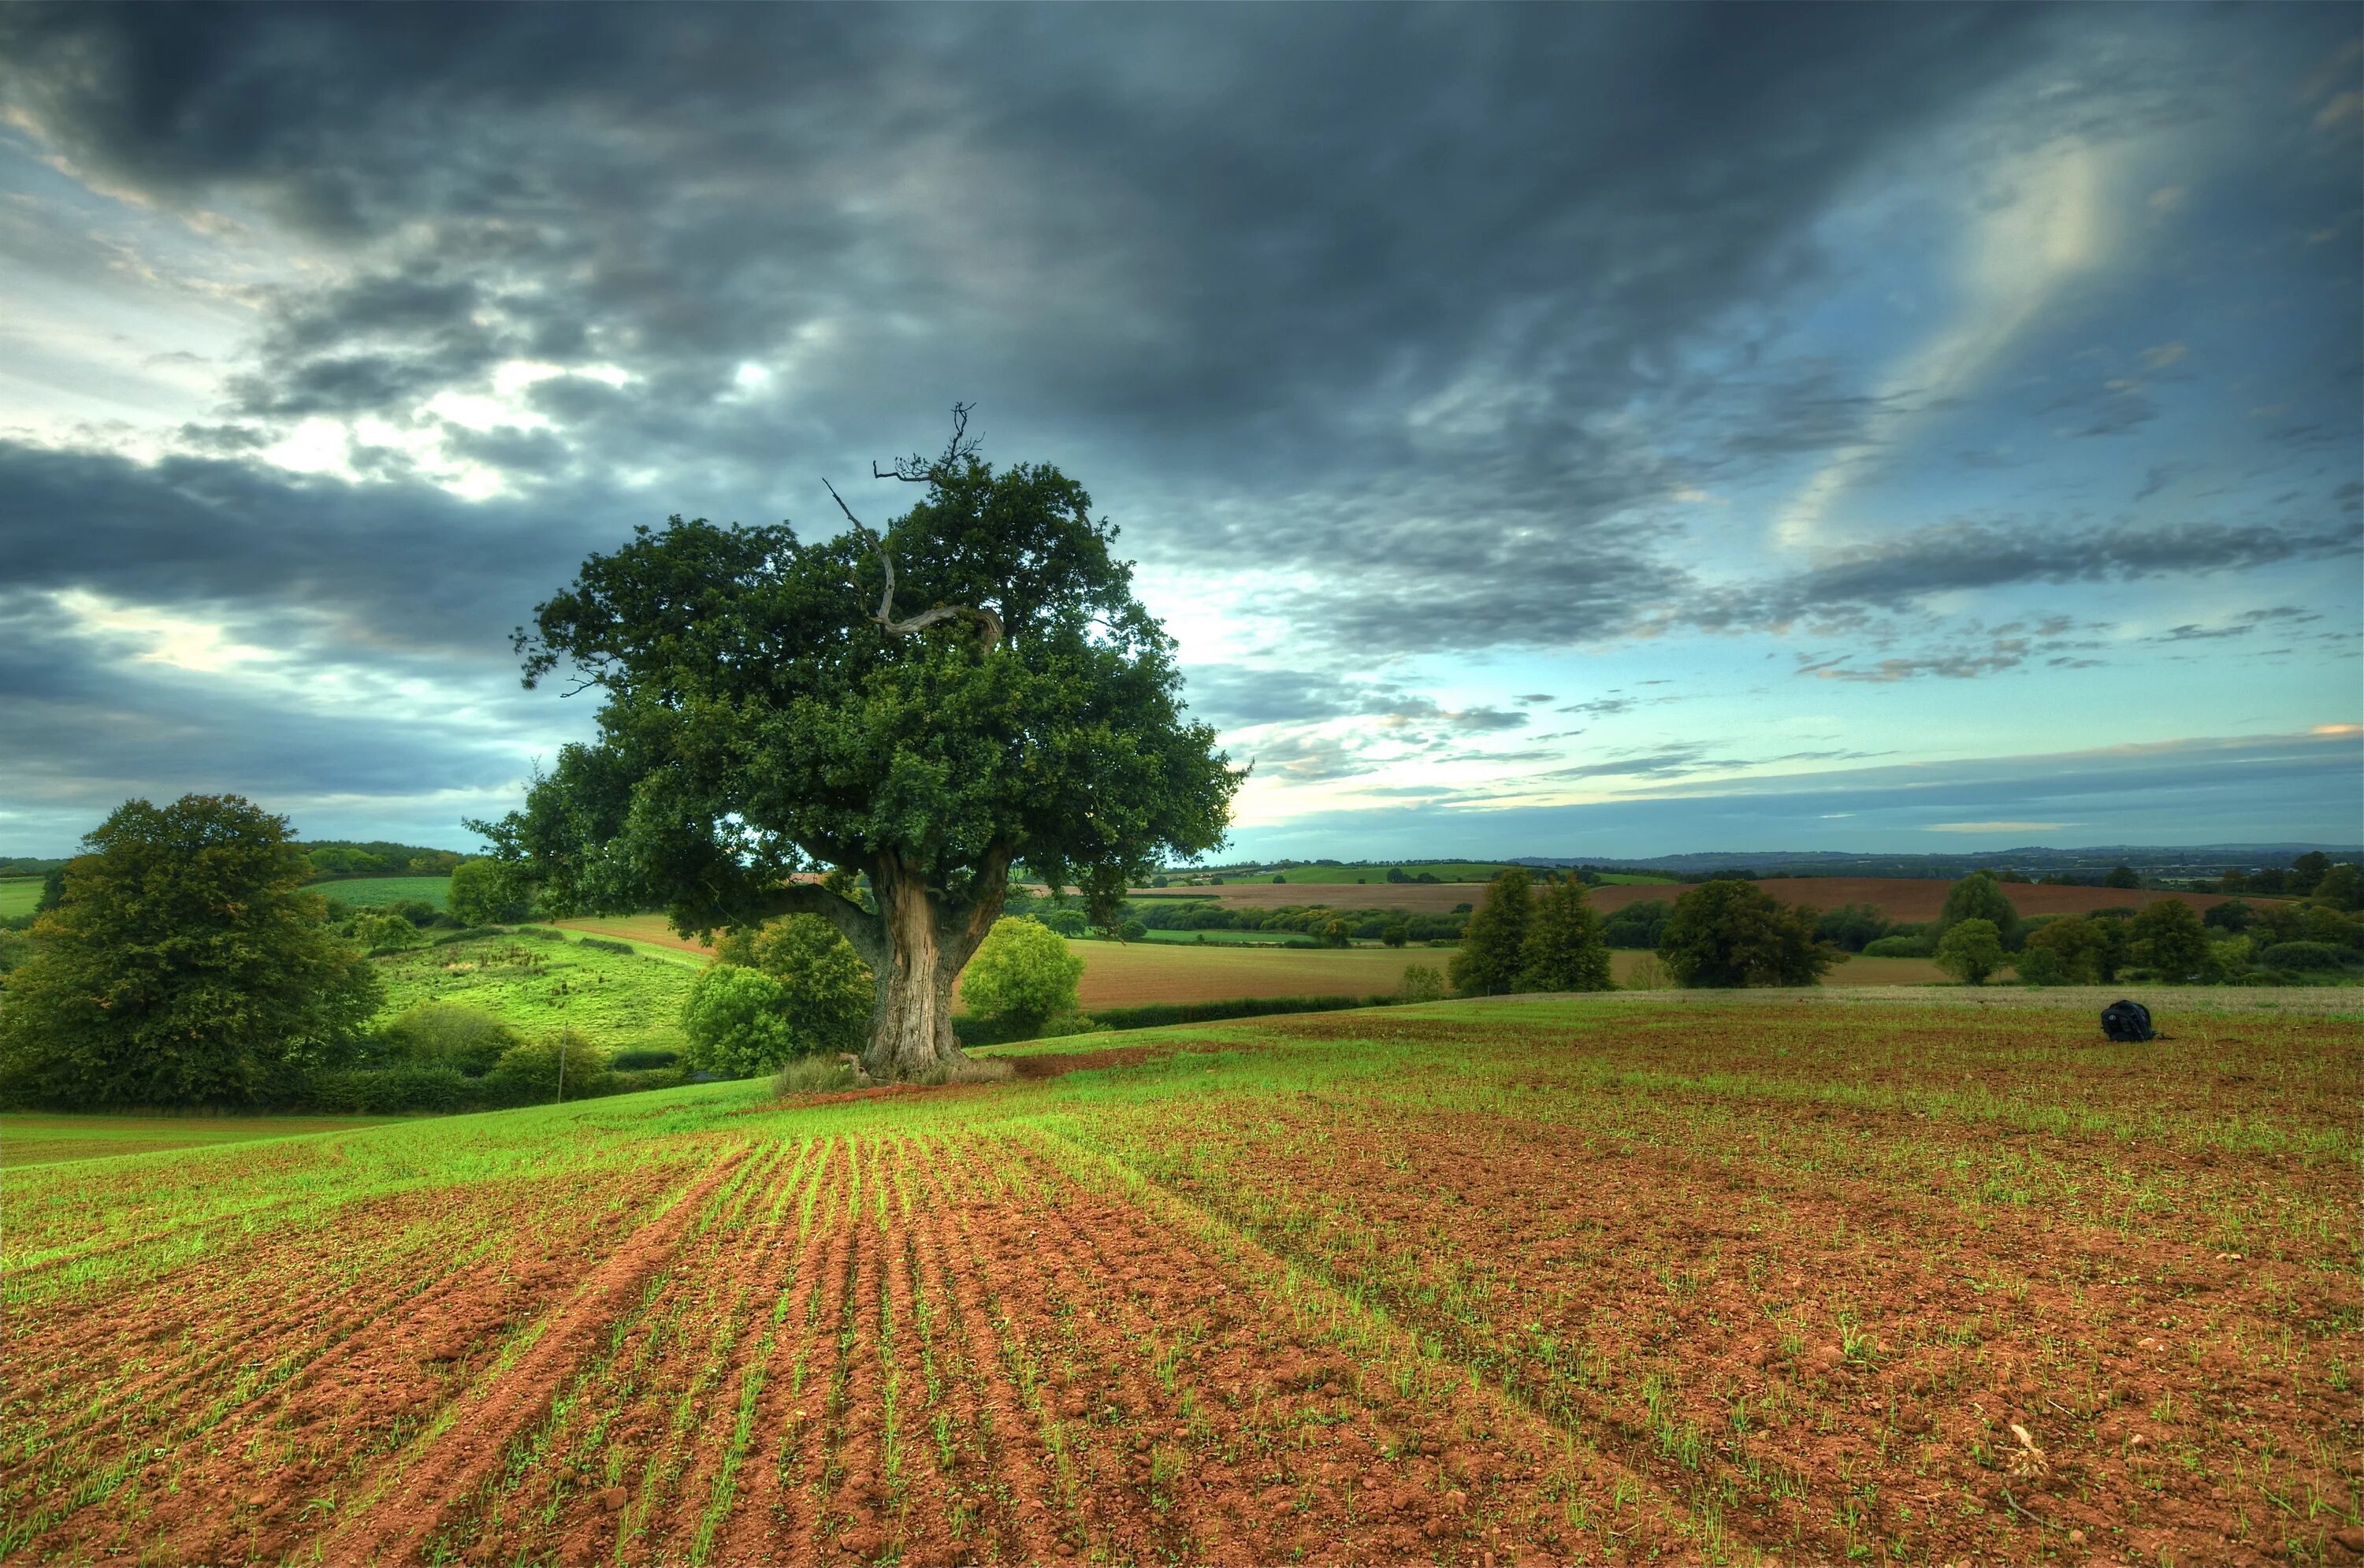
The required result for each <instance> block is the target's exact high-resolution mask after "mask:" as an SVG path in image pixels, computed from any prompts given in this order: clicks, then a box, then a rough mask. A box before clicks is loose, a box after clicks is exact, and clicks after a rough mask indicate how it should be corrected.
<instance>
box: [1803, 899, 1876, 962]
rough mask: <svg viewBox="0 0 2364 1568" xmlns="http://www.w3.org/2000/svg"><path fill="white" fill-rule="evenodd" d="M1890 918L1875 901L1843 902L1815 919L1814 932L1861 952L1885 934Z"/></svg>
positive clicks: (1837, 945) (1837, 943) (1837, 944)
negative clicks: (1863, 902)
mask: <svg viewBox="0 0 2364 1568" xmlns="http://www.w3.org/2000/svg"><path fill="white" fill-rule="evenodd" d="M1889 927H1890V920H1889V918H1888V917H1887V916H1885V915H1883V914H1881V913H1880V912H1879V906H1878V905H1875V904H1842V905H1840V906H1838V907H1837V908H1835V909H1834V910H1832V911H1831V912H1830V913H1829V914H1827V915H1824V916H1823V917H1822V918H1820V919H1819V920H1816V921H1815V922H1814V935H1815V936H1816V937H1817V938H1818V939H1819V940H1823V941H1826V942H1828V943H1830V944H1831V945H1832V946H1833V947H1835V948H1838V949H1839V950H1841V951H1845V952H1861V951H1863V950H1864V949H1866V948H1868V947H1869V946H1870V945H1871V944H1872V943H1874V942H1876V941H1878V940H1879V939H1880V938H1882V937H1884V936H1886V935H1888V931H1889Z"/></svg>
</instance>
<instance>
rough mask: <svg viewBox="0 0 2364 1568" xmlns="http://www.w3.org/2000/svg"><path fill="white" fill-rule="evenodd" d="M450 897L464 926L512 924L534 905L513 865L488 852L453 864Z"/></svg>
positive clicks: (523, 916) (453, 912)
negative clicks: (514, 873)
mask: <svg viewBox="0 0 2364 1568" xmlns="http://www.w3.org/2000/svg"><path fill="white" fill-rule="evenodd" d="M449 900H450V903H451V906H452V915H453V916H455V917H457V918H458V919H459V922H460V923H461V924H462V925H463V926H513V925H515V924H517V923H518V922H519V920H522V919H524V918H525V917H526V916H527V915H528V914H529V913H530V910H531V906H532V901H531V899H530V897H529V896H528V895H527V890H526V889H525V888H524V887H523V886H522V885H520V884H519V882H518V879H517V878H516V877H515V876H514V875H512V874H511V873H510V868H509V867H507V866H506V865H504V864H502V863H501V862H499V861H496V860H494V859H492V858H490V857H489V856H479V857H478V858H477V859H475V860H473V861H462V862H460V863H459V864H458V865H456V866H453V867H452V891H451V893H450V895H449Z"/></svg>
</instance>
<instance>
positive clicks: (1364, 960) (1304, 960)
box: [559, 915, 1945, 1012]
mask: <svg viewBox="0 0 2364 1568" xmlns="http://www.w3.org/2000/svg"><path fill="white" fill-rule="evenodd" d="M559 924H560V925H561V926H562V927H563V928H564V929H569V930H576V931H585V932H591V933H594V934H597V935H600V936H606V937H611V938H623V939H627V940H633V941H639V942H645V943H648V944H649V945H651V946H652V947H658V948H664V949H669V950H671V951H680V952H690V953H708V952H710V951H711V950H709V949H705V948H701V947H699V946H698V945H697V943H695V942H692V941H688V940H685V939H683V938H681V937H679V936H676V935H675V933H674V931H673V929H672V928H671V927H670V926H668V925H666V924H665V919H664V917H663V916H662V915H612V916H600V917H591V918H585V919H580V920H563V921H561V922H559ZM1071 945H1072V946H1073V947H1074V948H1075V950H1076V951H1077V952H1080V953H1081V954H1083V955H1084V977H1083V981H1082V983H1081V984H1080V985H1079V986H1078V987H1077V990H1078V995H1079V999H1080V1001H1081V1002H1082V1004H1083V1006H1084V1009H1085V1011H1087V1012H1089V1011H1090V1010H1091V1009H1092V1008H1094V1007H1133V1006H1142V1005H1143V1004H1145V1003H1151V1002H1222V1001H1230V1000H1232V998H1234V997H1243V996H1387V995H1394V994H1395V993H1396V992H1397V991H1398V990H1399V989H1401V988H1402V984H1403V972H1404V967H1405V966H1406V965H1407V964H1414V963H1418V964H1424V965H1426V966H1427V967H1429V968H1431V969H1436V970H1442V969H1444V968H1445V967H1446V966H1447V965H1448V964H1450V963H1451V962H1453V952H1452V950H1450V949H1446V948H1429V947H1407V948H1382V947H1352V948H1290V947H1240V946H1237V945H1235V944H1229V943H1222V942H1212V941H1210V942H1209V943H1208V944H1207V945H1206V946H1204V947H1200V946H1199V945H1198V944H1196V943H1194V942H1174V941H1163V942H1109V941H1077V942H1074V943H1072V944H1071ZM1644 956H1645V955H1644V954H1642V953H1638V952H1617V953H1612V954H1611V955H1610V962H1611V972H1612V973H1614V974H1615V975H1616V977H1617V978H1618V980H1619V981H1620V982H1622V981H1624V980H1626V979H1628V978H1630V977H1631V976H1632V974H1633V973H1634V965H1636V964H1637V963H1639V962H1641V961H1642V959H1643V957H1644ZM1944 978H1945V976H1944V975H1943V974H1942V973H1939V971H1938V969H1937V966H1936V965H1935V963H1932V962H1929V961H1928V960H1927V959H1920V958H1862V957H1856V958H1850V959H1848V960H1847V961H1846V962H1843V963H1841V964H1839V965H1838V966H1837V967H1836V968H1834V969H1833V970H1832V971H1831V973H1829V975H1828V976H1826V977H1825V979H1824V981H1823V984H1826V985H1915V984H1935V983H1936V982H1938V981H1941V980H1943V979H1944Z"/></svg>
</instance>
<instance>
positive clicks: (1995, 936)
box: [1937, 916, 2003, 985]
mask: <svg viewBox="0 0 2364 1568" xmlns="http://www.w3.org/2000/svg"><path fill="white" fill-rule="evenodd" d="M2002 961H2003V951H2002V933H2001V932H1999V931H1997V930H1996V929H1995V923H1994V922H1993V921H1992V920H1987V919H1981V918H1979V917H1976V916H1973V917H1970V918H1968V919H1967V920H1957V921H1955V922H1954V923H1953V925H1952V926H1950V927H1949V928H1947V929H1946V934H1945V935H1944V936H1943V937H1940V938H1939V939H1938V940H1937V967H1938V968H1940V969H1942V970H1944V971H1945V972H1946V973H1948V974H1950V975H1952V976H1953V977H1954V978H1955V979H1957V980H1958V981H1960V982H1961V983H1962V984H1965V985H1983V984H1986V983H1987V978H1988V976H1990V975H1991V974H1993V973H1994V972H1995V971H1996V970H1998V969H2001V968H2002Z"/></svg>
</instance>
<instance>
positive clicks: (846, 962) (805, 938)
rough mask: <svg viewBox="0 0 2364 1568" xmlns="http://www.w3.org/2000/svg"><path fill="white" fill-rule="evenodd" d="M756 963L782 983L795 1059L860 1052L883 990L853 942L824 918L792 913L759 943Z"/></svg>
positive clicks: (790, 1050) (790, 1049)
mask: <svg viewBox="0 0 2364 1568" xmlns="http://www.w3.org/2000/svg"><path fill="white" fill-rule="evenodd" d="M754 948H755V963H756V966H757V967H758V968H760V969H762V970H763V972H764V973H766V974H768V975H770V976H771V977H772V978H773V979H775V980H776V981H778V982H779V983H780V1003H779V1006H780V1009H781V1012H782V1014H783V1016H785V1017H786V1019H787V1022H788V1053H789V1054H790V1055H791V1056H813V1055H835V1054H836V1053H838V1052H839V1051H860V1050H861V1049H862V1048H863V1046H864V1043H866V1042H867V1040H868V1038H869V1034H870V1009H871V1006H872V1004H873V1002H874V1001H875V999H876V996H877V987H876V984H875V981H874V979H873V977H872V975H871V973H870V966H869V965H868V964H866V963H864V962H862V957H861V955H860V954H859V953H856V952H855V951H853V943H852V942H849V941H847V940H845V938H844V936H843V935H842V933H840V932H839V930H838V929H837V928H836V927H835V926H832V925H831V924H830V923H829V922H828V921H827V920H825V919H823V918H822V917H820V916H819V915H791V916H789V917H787V918H786V919H785V920H781V921H777V922H775V924H773V925H771V926H769V927H766V928H765V929H764V933H763V935H762V936H760V937H758V938H756V939H755V944H754Z"/></svg>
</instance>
